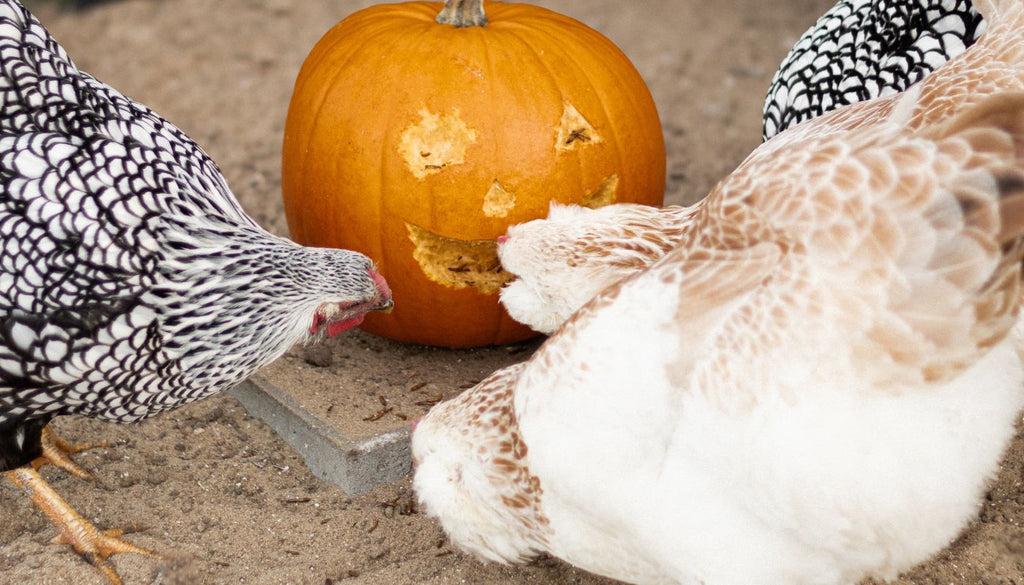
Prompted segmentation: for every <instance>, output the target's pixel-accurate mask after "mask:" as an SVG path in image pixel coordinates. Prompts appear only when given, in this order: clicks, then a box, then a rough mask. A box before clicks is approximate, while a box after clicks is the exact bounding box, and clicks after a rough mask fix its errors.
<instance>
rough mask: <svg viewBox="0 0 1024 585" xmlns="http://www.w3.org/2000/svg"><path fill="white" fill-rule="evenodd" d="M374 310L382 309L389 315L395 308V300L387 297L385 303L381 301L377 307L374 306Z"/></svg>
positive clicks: (381, 310) (382, 311)
mask: <svg viewBox="0 0 1024 585" xmlns="http://www.w3.org/2000/svg"><path fill="white" fill-rule="evenodd" d="M373 310H374V311H380V312H381V313H384V314H385V315H388V314H390V313H391V311H394V310H395V301H393V300H391V299H387V300H385V301H384V302H383V303H381V304H380V305H377V306H376V307H374V309H373Z"/></svg>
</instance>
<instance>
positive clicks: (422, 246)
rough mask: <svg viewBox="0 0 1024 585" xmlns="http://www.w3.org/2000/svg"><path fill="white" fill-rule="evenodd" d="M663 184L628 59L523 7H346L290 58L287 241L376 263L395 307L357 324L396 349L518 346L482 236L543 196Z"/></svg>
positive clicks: (655, 133)
mask: <svg viewBox="0 0 1024 585" xmlns="http://www.w3.org/2000/svg"><path fill="white" fill-rule="evenodd" d="M439 13H440V16H439ZM435 19H436V20H435ZM664 185H665V147H664V141H663V138H662V134H661V125H660V122H659V120H658V114H657V111H656V109H655V106H654V102H653V100H652V99H651V96H650V93H649V91H648V90H647V87H646V86H645V85H644V82H643V80H642V79H641V78H640V75H639V74H638V73H637V72H636V70H635V69H634V68H633V66H632V64H631V63H630V62H629V60H628V59H627V58H626V57H625V55H623V54H622V52H621V51H620V50H619V49H618V48H617V47H615V45H613V44H612V43H611V41H609V40H607V39H606V38H605V37H603V36H601V35H600V34H599V33H597V32H596V31H594V30H592V29H590V28H588V27H587V26H585V25H583V24H581V23H579V22H577V21H575V20H573V19H571V18H568V17H565V16H562V15H560V14H557V13H554V12H551V11H549V10H545V9H543V8H539V7H537V6H531V5H524V4H506V3H492V4H488V14H487V15H486V17H485V16H484V13H483V7H482V0H463V1H457V0H449V2H448V4H447V5H446V6H444V9H443V10H442V5H441V4H440V3H431V2H413V3H405V4H385V5H378V6H373V7H370V8H367V9H365V10H362V11H359V12H356V13H354V14H352V15H351V16H349V17H348V18H346V19H344V20H343V21H341V22H340V23H339V24H337V25H336V26H335V27H334V28H333V29H331V30H330V31H329V32H328V33H327V34H326V35H325V36H324V37H323V38H322V39H321V40H320V42H319V43H318V44H317V45H316V46H315V47H314V48H313V50H312V52H311V53H310V54H309V56H308V57H307V58H306V61H305V63H304V64H303V66H302V70H301V71H300V73H299V77H298V80H297V81H296V83H295V91H294V95H293V96H292V101H291V105H290V107H289V110H288V119H287V123H286V127H285V139H284V157H283V191H284V201H285V210H286V214H287V217H288V226H289V229H290V231H291V235H292V237H293V238H294V239H295V240H296V241H298V242H300V243H302V244H306V245H315V246H335V247H342V248H349V249H353V250H358V251H360V252H363V253H365V254H367V255H368V256H370V257H371V258H374V259H375V260H377V261H378V263H379V268H380V271H381V272H382V273H383V274H384V276H385V277H386V278H387V280H388V282H389V283H390V285H391V288H392V291H393V293H394V297H395V309H394V311H393V313H392V314H391V315H369V316H368V317H367V319H366V321H365V322H364V324H363V328H364V329H366V330H367V331H370V332H372V333H376V334H379V335H383V336H385V337H389V338H393V339H397V340H399V341H407V342H415V343H425V344H431V345H441V346H447V347H470V346H479V345H489V344H499V343H509V342H513V341H518V340H521V339H525V338H527V337H529V336H530V335H532V332H531V331H530V330H529V329H527V328H526V327H524V326H522V325H519V324H517V323H515V322H514V321H512V320H511V319H510V318H509V317H508V315H507V314H505V312H504V310H503V309H502V308H501V306H500V305H499V303H498V296H497V292H498V290H499V289H500V287H501V286H502V285H503V284H504V283H505V282H507V280H508V278H509V277H508V275H507V274H506V273H503V272H502V271H501V267H500V265H499V262H498V260H497V256H496V244H495V238H496V237H497V236H499V235H501V234H502V233H504V232H505V230H506V228H507V227H508V226H509V225H512V224H515V223H520V222H524V221H529V220H532V219H536V218H539V217H544V216H545V215H546V214H547V211H548V207H549V203H550V202H551V201H558V202H561V203H581V204H586V205H603V204H607V203H612V202H627V201H628V202H638V203H646V204H650V205H660V204H661V203H662V200H663V192H664Z"/></svg>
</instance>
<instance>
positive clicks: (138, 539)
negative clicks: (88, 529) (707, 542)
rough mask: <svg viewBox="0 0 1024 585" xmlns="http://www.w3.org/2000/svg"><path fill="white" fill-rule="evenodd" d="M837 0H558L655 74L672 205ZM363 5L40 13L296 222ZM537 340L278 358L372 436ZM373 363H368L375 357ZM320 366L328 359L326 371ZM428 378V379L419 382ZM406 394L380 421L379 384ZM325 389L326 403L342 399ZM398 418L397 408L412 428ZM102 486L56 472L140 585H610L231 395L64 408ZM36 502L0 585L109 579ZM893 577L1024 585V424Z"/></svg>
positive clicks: (698, 184) (262, 204)
mask: <svg viewBox="0 0 1024 585" xmlns="http://www.w3.org/2000/svg"><path fill="white" fill-rule="evenodd" d="M831 3H832V1H831V0H717V1H715V2H707V1H702V0H651V1H647V2H621V1H612V0H549V1H547V2H544V3H543V4H544V5H545V6H547V7H549V8H552V9H554V10H557V11H559V12H562V13H565V14H568V15H571V16H573V17H576V18H578V19H580V20H582V21H584V22H586V23H587V24H589V25H591V26H593V27H594V28H596V29H598V30H600V31H602V32H603V33H604V34H605V35H607V36H608V37H609V38H611V39H612V40H613V41H614V42H616V43H617V44H618V45H619V46H620V47H621V48H622V49H623V50H624V51H625V52H626V53H627V55H628V56H629V57H630V58H631V59H632V60H633V62H634V63H635V64H636V65H637V68H638V69H639V70H640V72H641V73H642V74H643V76H644V78H645V79H646V80H647V81H648V83H649V85H650V87H651V90H652V92H653V94H654V96H655V100H656V101H657V103H658V106H659V109H660V112H661V116H662V120H663V123H664V127H665V135H666V140H667V144H668V173H669V183H668V188H667V194H668V201H669V202H670V203H688V202H691V201H694V200H695V199H696V198H698V197H700V196H702V195H703V194H705V193H706V192H707V191H708V189H709V188H710V187H711V186H712V185H713V184H714V182H715V181H716V180H718V179H719V178H720V177H722V176H724V175H725V174H726V173H728V172H729V171H730V170H731V169H732V168H734V167H735V166H736V165H737V164H738V163H739V161H740V160H742V158H743V157H744V156H745V155H746V154H747V153H748V152H749V151H750V150H751V149H752V148H753V147H755V146H756V145H757V144H758V142H759V137H760V108H761V100H762V96H763V94H764V90H765V88H766V87H767V85H768V81H769V79H770V76H771V74H772V73H773V72H774V70H775V68H776V67H777V66H778V63H779V61H780V60H781V59H782V57H783V56H784V55H785V53H786V51H787V50H788V48H789V47H790V46H791V45H792V43H793V42H794V41H795V40H796V38H797V37H798V35H799V34H800V32H802V31H803V30H804V29H805V28H806V27H807V26H809V25H810V24H811V23H812V22H813V21H814V19H815V18H816V16H817V15H819V14H821V13H822V12H823V11H824V10H825V9H827V8H828V7H829V6H830V5H831ZM368 4H370V2H355V1H341V0H334V1H316V2H311V1H305V2H300V1H295V2H291V1H287V0H221V1H219V2H209V1H201V0H178V1H168V0H163V1H160V0H132V1H122V2H108V3H100V4H98V5H97V6H96V7H93V8H90V9H88V10H85V11H79V12H73V11H65V10H63V9H60V8H59V7H58V6H56V5H54V4H53V3H51V2H36V3H35V4H33V6H34V9H35V10H36V11H37V13H38V15H39V16H40V18H41V19H42V20H43V22H44V23H45V24H46V25H47V26H48V27H49V28H50V29H51V31H52V32H53V33H54V35H55V36H56V37H57V38H58V40H60V41H61V42H62V44H63V45H64V46H65V47H66V48H67V50H68V51H69V53H70V54H71V55H72V57H73V58H74V59H75V60H76V62H77V63H78V64H79V66H80V67H82V68H83V69H85V70H87V71H89V72H91V73H93V74H95V75H96V76H97V77H99V78H100V79H102V80H104V81H106V82H108V83H110V84H112V85H114V86H115V87H117V88H119V89H121V90H122V91H123V92H124V93H126V94H127V95H129V96H132V97H134V98H136V99H138V100H140V101H142V102H144V103H147V104H149V105H150V106H151V107H153V108H154V109H155V110H156V111H158V112H160V113H161V114H163V115H164V116H165V117H167V118H168V119H170V120H171V121H173V122H175V123H176V124H178V125H179V126H180V127H181V128H183V129H184V130H185V131H186V132H187V133H189V134H190V135H191V136H192V137H193V138H194V139H195V140H196V141H197V142H199V143H200V144H201V145H202V146H203V147H204V148H205V149H206V150H207V151H208V152H209V154H210V155H211V156H212V157H213V158H214V159H215V160H216V161H217V162H218V164H220V166H221V168H222V169H223V171H224V173H225V175H226V176H227V178H228V180H229V181H230V183H231V185H232V186H233V188H234V190H235V192H236V193H237V195H238V197H239V199H240V200H241V202H242V205H243V206H244V207H245V208H246V209H247V210H248V211H249V212H250V213H251V214H252V215H253V217H254V218H255V219H256V220H257V221H259V222H260V223H262V224H263V225H265V226H267V227H268V228H269V229H270V230H272V231H274V232H276V233H281V234H285V233H287V228H286V225H285V220H284V215H283V209H282V205H281V201H280V193H279V184H280V168H279V156H280V144H281V135H282V129H283V123H284V115H285V110H286V107H287V103H288V98H289V95H290V92H291V87H292V83H293V80H294V78H295V75H296V73H297V72H298V69H299V66H300V64H301V62H302V59H303V57H304V56H305V54H306V53H307V52H308V50H309V49H310V48H311V47H312V45H313V44H314V43H315V42H316V40H317V39H318V38H319V36H320V35H321V34H322V33H323V32H324V31H326V30H327V29H328V28H329V27H330V26H331V25H332V24H333V23H334V22H336V21H337V20H339V19H341V18H343V17H344V16H345V15H347V14H349V13H351V12H352V11H354V10H356V9H358V8H361V7H364V6H366V5H368ZM534 347H535V344H524V345H521V346H514V347H513V348H511V349H510V348H495V349H485V350H467V351H449V350H440V349H435V348H423V347H416V346H399V345H397V344H394V343H391V342H388V341H386V340H381V339H378V338H374V337H372V336H369V335H367V334H363V333H355V334H352V335H348V336H346V337H344V338H340V339H337V340H334V341H332V342H331V343H330V344H329V345H328V346H326V347H324V348H320V349H318V350H314V351H313V352H312V353H310V352H309V351H307V350H306V349H302V348H300V349H297V350H295V351H293V352H291V353H290V354H289V355H288V356H286V357H285V358H283V359H282V360H281V361H280V362H278V363H276V364H274V365H273V366H271V369H270V370H268V375H273V376H274V377H275V380H279V383H289V380H290V382H291V383H294V384H302V383H304V380H307V377H308V376H309V375H311V374H310V372H311V371H313V370H316V371H317V372H318V375H319V376H321V378H322V377H323V376H337V377H338V379H339V380H341V381H340V382H339V383H338V384H337V385H336V388H334V389H333V390H332V389H331V388H330V387H327V388H325V389H323V390H321V391H320V392H321V393H322V394H323V400H324V403H325V404H326V405H327V406H325V407H324V408H325V410H326V408H327V407H328V406H329V407H330V408H331V409H332V410H331V412H334V411H335V410H336V411H338V413H341V414H339V415H344V416H349V417H350V418H352V419H353V420H357V421H359V422H360V424H363V425H366V429H367V430H368V432H373V430H374V425H381V427H382V428H387V427H391V426H394V425H396V424H404V421H405V420H406V419H408V418H411V417H415V416H419V415H420V414H422V413H423V412H425V410H426V408H427V407H428V405H429V403H430V402H431V401H432V400H433V399H435V398H436V397H438V396H443V397H449V396H452V395H454V394H455V393H457V392H459V391H460V387H462V386H465V385H466V384H469V383H471V382H473V381H474V380H479V379H481V378H482V377H484V376H486V375H487V374H488V373H489V372H491V371H493V370H494V369H496V368H498V367H500V366H502V365H504V364H507V363H512V362H515V361H519V360H521V359H525V358H526V357H527V356H528V355H529V352H530V351H532V349H533V348H534ZM370 356H372V359H371V357H370ZM317 364H319V365H317ZM424 381H426V382H427V384H425V385H420V384H421V383H422V382H424ZM396 389H399V390H402V389H404V391H406V392H408V393H409V396H407V397H406V398H404V399H402V400H400V401H397V402H399V404H398V405H397V406H398V407H397V408H395V409H393V410H392V411H390V412H388V413H386V414H385V415H384V416H382V417H380V418H378V419H377V420H375V421H363V420H362V419H363V418H368V417H372V416H373V415H375V414H377V413H378V412H379V410H380V406H381V404H380V400H379V397H378V395H379V394H380V392H382V391H383V390H387V391H388V392H390V393H391V395H392V396H394V393H395V391H396ZM332 392H333V394H332ZM399 415H401V417H406V418H405V419H403V418H401V417H400V416H399ZM56 427H57V428H58V429H59V430H60V431H61V432H62V433H63V434H64V435H65V436H66V437H68V438H69V439H72V440H76V441H107V442H108V443H109V446H107V447H103V448H97V449H94V450H91V451H88V452H85V453H82V454H80V455H79V456H78V461H79V462H80V463H81V464H82V465H84V466H85V467H86V468H88V469H90V470H91V471H92V472H93V473H95V476H96V479H95V481H84V480H81V479H76V478H69V477H67V476H66V475H64V474H63V473H60V472H57V471H55V470H53V469H44V474H45V475H46V476H47V477H48V478H50V479H51V481H52V483H53V485H54V486H55V487H56V488H57V489H58V490H59V491H60V492H61V493H62V494H63V495H64V496H65V497H66V498H67V499H68V500H69V501H70V502H72V503H73V504H74V505H75V506H77V507H78V509H79V510H80V511H81V512H82V513H83V514H84V515H85V516H86V517H87V518H89V519H91V520H93V521H95V522H97V523H98V524H99V525H100V526H102V527H134V528H135V530H136V532H135V533H134V534H132V535H131V536H129V537H128V538H129V540H131V541H132V542H135V543H137V544H140V545H142V546H146V547H150V548H152V549H153V550H156V551H159V552H161V553H163V554H165V555H166V556H167V559H166V560H156V559H151V558H147V557H140V556H134V555H122V556H121V557H119V558H117V559H116V560H115V561H114V563H115V565H116V566H117V568H118V570H119V571H120V572H121V574H122V575H123V576H124V577H125V579H126V581H127V582H128V583H129V584H140V583H146V584H149V583H154V584H157V583H159V584H164V585H166V584H191V583H206V584H220V583H250V584H260V585H264V584H265V585H270V584H285V583H289V584H310V585H328V584H337V583H346V584H348V583H352V584H357V583H361V584H380V585H384V584H389V585H398V584H405V583H428V584H438V585H440V584H455V583H495V584H506V583H508V584H511V583H550V584H555V585H562V584H570V583H572V584H596V583H608V582H607V581H605V580H602V579H599V578H596V577H593V576H591V575H588V574H586V573H585V572H582V571H579V570H576V569H573V568H571V567H568V566H566V565H565V564H563V563H560V562H557V561H553V560H544V561H541V562H538V563H535V564H533V565H530V566H525V567H517V568H507V567H500V566H494V565H484V564H482V563H479V562H477V561H476V560H474V559H472V558H469V557H468V556H466V555H463V554H461V553H459V552H458V551H456V550H454V549H453V547H452V546H450V545H449V543H448V542H447V541H446V540H445V539H444V536H443V534H442V532H441V530H440V528H439V527H438V525H437V524H436V523H435V522H434V521H432V520H430V519H429V518H426V517H424V516H423V515H421V514H419V513H417V511H416V508H415V505H414V500H413V498H412V495H411V493H410V487H409V481H408V479H405V480H403V481H400V482H398V483H396V484H393V485H386V486H382V487H380V488H377V489H376V490H374V491H372V492H370V493H368V494H364V495H361V496H357V497H350V496H348V495H346V494H345V493H343V492H342V491H341V490H340V489H339V488H337V487H335V486H332V485H329V484H326V483H324V482H322V481H320V480H318V479H317V478H316V477H314V476H313V475H312V474H311V473H310V471H309V470H308V469H307V468H306V466H305V465H304V464H303V462H302V460H301V458H300V457H299V456H298V454H297V453H296V452H295V451H294V450H292V449H291V448H290V447H288V446H287V445H286V444H285V443H284V442H283V441H282V440H281V439H280V437H278V436H277V435H275V434H274V433H273V432H272V431H271V430H270V429H269V428H268V427H267V426H266V425H264V424H263V423H262V422H260V421H259V420H257V419H254V418H252V417H250V416H248V415H247V414H246V412H245V410H244V409H243V408H242V407H241V406H240V405H239V403H238V402H237V401H236V400H235V399H233V398H232V397H231V396H230V395H222V396H218V397H215V398H212V399H208V400H205V401H203V402H200V403H197V404H194V405H191V406H188V407H184V408H181V409H178V410H176V411H173V412H170V413H167V414H164V415H162V416H158V417H155V418H153V419H151V420H148V421H145V422H143V423H141V424H137V425H131V426H118V425H111V424H106V423H99V422H96V421H91V420H84V419H75V418H67V419H62V420H60V421H59V422H58V423H57V424H56ZM53 535H54V530H53V528H52V527H51V526H50V525H49V523H48V522H46V521H45V520H44V519H43V518H42V516H41V515H40V514H39V513H37V512H36V511H34V510H33V509H32V507H31V506H30V504H29V502H28V500H27V498H25V497H23V496H22V495H21V493H20V492H18V491H17V490H15V489H14V488H12V487H11V486H10V485H9V484H2V485H0V583H19V584H34V583H47V584H49V583H74V584H82V585H99V584H103V583H105V582H106V581H105V580H104V579H103V578H101V577H100V576H99V574H98V573H97V572H96V571H95V570H93V569H92V568H91V567H89V566H88V565H86V564H84V563H83V562H82V561H80V560H79V559H78V558H77V557H76V556H75V555H74V554H72V553H71V552H70V551H69V550H67V549H66V547H59V546H53V545H50V544H48V541H49V539H50V538H51V537H52V536H53ZM898 583H899V584H900V585H910V584H914V585H950V584H952V585H961V584H962V585H1024V430H1021V432H1019V433H1018V436H1017V440H1016V441H1015V442H1014V444H1013V445H1012V448H1011V450H1010V452H1009V453H1008V454H1007V457H1006V458H1005V460H1004V462H1003V465H1002V468H1001V472H1000V473H999V475H998V477H996V478H994V483H993V486H992V489H991V490H990V492H989V493H988V495H987V496H986V499H985V501H984V503H983V506H982V510H981V514H980V517H979V519H978V521H976V522H974V523H973V524H972V525H971V526H970V527H969V528H968V529H967V530H966V531H965V532H964V533H963V534H962V535H961V536H960V538H958V539H957V540H956V542H954V543H952V544H951V546H950V547H949V548H947V549H946V550H944V551H942V552H941V553H939V554H938V555H937V556H936V558H934V559H933V560H931V561H930V562H928V563H926V564H923V565H921V566H920V567H918V568H917V569H915V570H914V571H912V572H911V573H909V574H908V575H906V576H904V577H902V578H901V579H900V580H899V581H898Z"/></svg>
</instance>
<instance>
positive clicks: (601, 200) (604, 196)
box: [580, 173, 619, 209]
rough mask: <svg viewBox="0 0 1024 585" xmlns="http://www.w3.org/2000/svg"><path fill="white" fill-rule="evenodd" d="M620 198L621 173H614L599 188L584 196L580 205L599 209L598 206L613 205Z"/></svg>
mask: <svg viewBox="0 0 1024 585" xmlns="http://www.w3.org/2000/svg"><path fill="white" fill-rule="evenodd" d="M618 199H619V175H618V174H617V173H612V174H611V175H609V176H608V178H607V179H605V180H604V181H603V182H602V183H601V184H600V185H598V186H597V189H594V190H593V191H591V192H590V193H587V194H586V195H584V196H583V199H582V200H580V205H581V206H583V207H589V208H591V209H597V208H598V207H604V206H605V205H611V204H612V203H615V202H616V201H618Z"/></svg>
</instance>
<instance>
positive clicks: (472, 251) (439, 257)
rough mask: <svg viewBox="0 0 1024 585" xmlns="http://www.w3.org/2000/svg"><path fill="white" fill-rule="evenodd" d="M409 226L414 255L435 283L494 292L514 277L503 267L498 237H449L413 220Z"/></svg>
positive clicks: (480, 291) (489, 292)
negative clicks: (416, 223) (464, 238)
mask: <svg viewBox="0 0 1024 585" xmlns="http://www.w3.org/2000/svg"><path fill="white" fill-rule="evenodd" d="M405 227H406V229H407V230H408V231H409V239H410V240H411V241H412V243H413V245H414V246H415V249H414V250H413V252H412V255H413V258H414V259H415V260H416V263H417V264H419V266H420V268H421V269H422V270H423V273H424V274H425V275H426V276H427V278H429V279H430V280H432V281H433V282H436V283H438V284H441V285H443V286H447V287H449V288H453V289H456V290H458V289H462V288H475V289H476V290H477V291H478V292H479V293H480V294H484V295H492V294H495V293H497V292H498V291H499V290H501V287H503V286H505V284H507V283H509V282H511V281H512V279H513V278H514V277H513V276H512V275H511V274H509V273H508V272H506V271H505V270H504V269H503V268H502V266H501V261H499V260H498V242H497V241H495V240H460V239H457V238H448V237H445V236H440V235H438V234H435V233H433V232H431V231H429V230H426V229H424V228H422V227H420V226H418V225H415V224H411V223H409V222H406V223H405Z"/></svg>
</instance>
